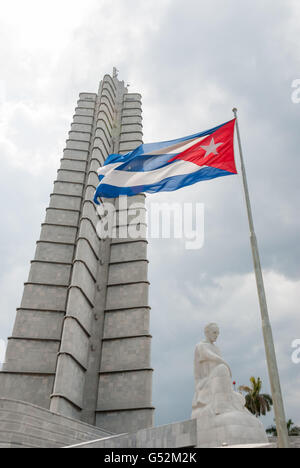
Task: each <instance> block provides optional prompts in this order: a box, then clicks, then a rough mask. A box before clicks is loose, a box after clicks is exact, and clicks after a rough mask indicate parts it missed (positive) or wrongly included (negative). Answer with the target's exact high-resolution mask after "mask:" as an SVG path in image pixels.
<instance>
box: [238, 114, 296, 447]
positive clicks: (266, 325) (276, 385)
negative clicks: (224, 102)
mask: <svg viewBox="0 0 300 468" xmlns="http://www.w3.org/2000/svg"><path fill="white" fill-rule="evenodd" d="M232 111H233V113H234V116H235V118H236V133H237V139H238V145H239V152H240V158H241V168H242V177H243V185H244V191H245V199H246V205H247V213H248V220H249V227H250V241H251V249H252V256H253V263H254V271H255V277H256V284H257V291H258V297H259V304H260V311H261V318H262V330H263V336H264V343H265V352H266V358H267V365H268V372H269V379H270V384H271V392H272V399H273V405H274V413H275V420H276V428H277V435H278V447H279V448H289V437H288V430H287V425H286V418H285V411H284V405H283V398H282V392H281V385H280V378H279V372H278V366H277V360H276V353H275V347H274V340H273V333H272V327H271V323H270V319H269V313H268V306H267V300H266V293H265V287H264V279H263V275H262V269H261V263H260V256H259V251H258V245H257V239H256V234H255V229H254V222H253V215H252V209H251V202H250V196H249V188H248V182H247V176H246V169H245V164H244V157H243V151H242V144H241V137H240V131H239V124H238V118H237V109H236V108H234V109H233V110H232Z"/></svg>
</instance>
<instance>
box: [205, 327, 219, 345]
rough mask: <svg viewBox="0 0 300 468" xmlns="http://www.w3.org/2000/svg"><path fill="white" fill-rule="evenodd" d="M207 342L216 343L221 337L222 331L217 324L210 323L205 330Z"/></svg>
mask: <svg viewBox="0 0 300 468" xmlns="http://www.w3.org/2000/svg"><path fill="white" fill-rule="evenodd" d="M204 333H205V336H206V338H207V341H209V342H210V343H215V342H216V341H217V339H218V336H219V335H220V329H219V327H218V325H217V324H216V323H209V324H208V325H206V327H205V329H204Z"/></svg>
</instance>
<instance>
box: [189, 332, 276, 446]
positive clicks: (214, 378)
mask: <svg viewBox="0 0 300 468" xmlns="http://www.w3.org/2000/svg"><path fill="white" fill-rule="evenodd" d="M219 334H220V331H219V327H218V325H217V324H215V323H210V324H209V325H207V326H206V327H205V336H206V339H205V341H202V342H200V343H199V344H197V346H196V349H195V359H194V375H195V394H194V398H193V404H192V408H193V410H192V418H196V419H197V434H198V446H199V447H217V446H221V445H224V444H228V445H237V444H245V443H249V444H252V443H266V442H268V439H267V436H266V433H265V431H264V428H263V425H262V424H261V422H260V421H259V420H258V419H257V418H256V417H254V416H253V415H252V414H251V413H250V412H249V411H248V410H247V409H246V408H245V398H244V397H243V395H241V394H240V393H237V392H235V391H234V390H233V385H232V375H231V370H230V367H229V365H228V364H227V362H226V361H224V359H223V358H222V355H221V352H220V350H219V348H218V347H217V346H216V345H215V342H216V341H217V339H218V337H219Z"/></svg>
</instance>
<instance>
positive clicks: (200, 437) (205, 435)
mask: <svg viewBox="0 0 300 468" xmlns="http://www.w3.org/2000/svg"><path fill="white" fill-rule="evenodd" d="M196 421H197V447H199V448H214V447H222V446H224V445H242V444H265V443H268V441H269V440H268V437H267V434H266V432H265V429H264V427H263V425H262V423H261V422H260V421H259V420H258V419H257V418H256V417H254V416H253V415H252V414H250V413H249V412H248V411H247V410H245V411H243V412H241V411H231V412H227V413H223V414H219V415H213V414H210V413H209V412H207V414H205V413H204V412H201V418H197V419H196Z"/></svg>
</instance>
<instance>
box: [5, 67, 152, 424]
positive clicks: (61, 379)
mask: <svg viewBox="0 0 300 468" xmlns="http://www.w3.org/2000/svg"><path fill="white" fill-rule="evenodd" d="M141 113H142V109H141V96H140V95H139V94H132V93H128V91H127V88H126V87H124V82H120V81H119V80H118V79H117V77H116V76H114V77H113V78H112V77H110V76H109V75H106V76H105V77H104V78H103V80H102V81H101V83H100V87H99V92H98V94H92V93H81V94H80V95H79V100H78V103H77V107H76V110H75V115H74V118H73V122H72V124H71V130H70V132H69V137H68V140H67V143H66V148H65V150H64V154H63V158H62V160H61V166H60V169H59V170H58V176H57V180H56V181H55V182H54V190H53V193H52V194H51V197H50V205H49V208H47V212H46V219H45V222H44V223H43V224H42V229H41V236H40V239H39V241H38V242H37V248H36V253H35V258H34V260H33V261H32V264H31V269H30V273H29V278H28V282H27V283H25V287H24V294H23V298H22V303H21V307H20V308H19V309H18V311H17V316H16V320H15V325H14V329H13V333H12V337H11V338H9V340H8V347H7V353H6V360H5V364H4V365H3V369H2V372H1V373H0V397H1V398H10V399H15V400H21V401H25V402H28V403H31V404H34V405H37V406H40V407H42V408H46V409H50V410H51V411H52V412H54V413H59V414H61V415H64V416H67V417H70V418H74V419H78V420H81V421H83V422H85V423H88V424H91V425H96V426H98V427H101V428H103V429H104V430H107V431H111V432H114V433H121V432H128V431H136V430H138V429H141V428H146V427H151V426H152V424H153V407H152V404H151V399H152V395H151V393H152V369H151V365H150V345H151V336H150V335H149V304H148V287H149V283H148V276H147V268H148V261H147V240H146V237H145V234H144V232H145V230H144V229H141V235H140V236H139V238H137V239H131V238H127V237H124V238H123V237H121V238H118V239H101V238H99V236H98V234H97V223H98V222H99V214H98V213H97V211H96V209H95V206H94V204H93V202H92V199H93V194H94V191H95V188H96V186H97V184H98V178H97V173H96V171H97V169H98V167H99V166H100V165H102V164H103V163H104V161H105V159H106V157H107V155H108V154H109V153H112V152H115V153H118V152H120V153H126V152H128V151H131V150H132V149H134V148H136V147H137V146H138V145H139V144H141V143H142V117H141ZM137 201H139V202H141V203H144V196H143V195H138V196H136V197H133V198H130V199H129V203H131V204H132V203H135V202H137ZM115 206H116V208H117V210H118V213H119V216H118V217H117V226H116V227H117V231H118V232H121V231H122V226H124V216H123V215H124V213H122V204H120V201H119V200H115ZM125 214H126V216H127V215H129V216H130V215H131V212H126V213H125ZM127 223H128V219H127V221H126V222H125V225H126V224H127Z"/></svg>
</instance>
